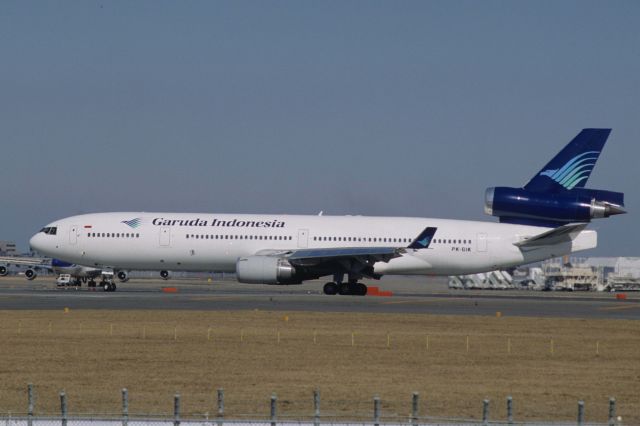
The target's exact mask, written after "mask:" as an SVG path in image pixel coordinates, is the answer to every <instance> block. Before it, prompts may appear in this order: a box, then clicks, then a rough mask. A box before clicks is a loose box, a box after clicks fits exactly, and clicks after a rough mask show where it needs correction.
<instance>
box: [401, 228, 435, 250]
mask: <svg viewBox="0 0 640 426" xmlns="http://www.w3.org/2000/svg"><path fill="white" fill-rule="evenodd" d="M437 230H438V228H435V227H432V226H429V227H427V228H425V229H424V231H422V232H421V233H420V235H418V237H417V238H416V239H415V240H413V242H412V243H411V244H409V246H408V247H407V248H410V249H416V250H417V249H425V248H429V244H431V240H432V239H433V236H434V235H435V233H436V231H437Z"/></svg>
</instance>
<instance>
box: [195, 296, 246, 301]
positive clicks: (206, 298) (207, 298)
mask: <svg viewBox="0 0 640 426" xmlns="http://www.w3.org/2000/svg"><path fill="white" fill-rule="evenodd" d="M189 300H197V301H205V302H206V301H212V302H216V301H220V300H246V298H245V297H241V296H196V297H190V298H189Z"/></svg>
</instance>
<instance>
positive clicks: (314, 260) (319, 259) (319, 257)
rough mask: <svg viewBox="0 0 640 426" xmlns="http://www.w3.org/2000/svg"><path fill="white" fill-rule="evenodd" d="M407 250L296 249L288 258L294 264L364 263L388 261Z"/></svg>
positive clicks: (374, 248) (397, 248)
mask: <svg viewBox="0 0 640 426" xmlns="http://www.w3.org/2000/svg"><path fill="white" fill-rule="evenodd" d="M404 252H405V249H404V248H401V247H344V248H320V249H299V250H294V251H292V252H291V254H289V255H288V256H286V259H287V260H288V261H289V263H291V264H292V265H294V266H315V265H318V264H321V263H325V262H336V261H351V260H355V261H357V262H360V263H364V264H367V265H368V264H371V265H372V264H374V263H375V262H388V261H390V260H391V259H393V258H394V257H400V256H401V255H402V253H404Z"/></svg>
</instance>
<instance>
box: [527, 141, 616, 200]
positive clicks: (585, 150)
mask: <svg viewBox="0 0 640 426" xmlns="http://www.w3.org/2000/svg"><path fill="white" fill-rule="evenodd" d="M609 133H611V129H583V130H582V131H581V132H580V133H578V136H576V137H575V138H573V140H572V141H571V142H569V144H568V145H567V146H565V147H564V149H563V150H562V151H560V152H559V153H558V155H556V156H555V157H553V159H552V160H551V161H549V162H548V163H547V165H546V166H544V167H543V168H542V170H540V171H539V172H538V173H537V174H536V175H535V176H534V177H533V178H532V179H531V180H530V181H529V183H527V184H526V185H525V186H524V189H526V190H529V191H534V192H549V193H561V192H565V191H570V190H572V189H573V188H584V186H585V184H586V183H587V180H588V179H589V176H590V175H591V172H592V171H593V168H594V167H595V165H596V161H598V157H599V156H600V152H601V151H602V147H603V146H604V144H605V142H606V141H607V138H608V137H609Z"/></svg>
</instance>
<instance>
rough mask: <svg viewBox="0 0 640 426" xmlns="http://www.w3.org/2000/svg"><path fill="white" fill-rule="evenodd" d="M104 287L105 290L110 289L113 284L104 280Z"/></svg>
mask: <svg viewBox="0 0 640 426" xmlns="http://www.w3.org/2000/svg"><path fill="white" fill-rule="evenodd" d="M102 289H103V290H104V291H109V290H110V289H111V286H110V285H109V283H108V282H107V281H103V282H102Z"/></svg>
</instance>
